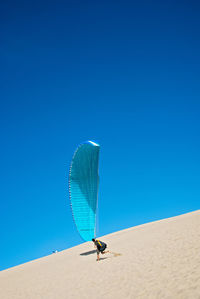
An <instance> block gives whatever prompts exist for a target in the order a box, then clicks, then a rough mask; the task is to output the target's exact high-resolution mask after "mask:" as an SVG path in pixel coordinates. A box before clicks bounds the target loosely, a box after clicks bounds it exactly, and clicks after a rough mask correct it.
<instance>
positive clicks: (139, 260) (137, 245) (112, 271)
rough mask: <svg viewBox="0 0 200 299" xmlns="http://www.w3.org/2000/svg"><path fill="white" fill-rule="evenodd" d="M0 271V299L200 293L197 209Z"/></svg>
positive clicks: (185, 295) (192, 295) (199, 214)
mask: <svg viewBox="0 0 200 299" xmlns="http://www.w3.org/2000/svg"><path fill="white" fill-rule="evenodd" d="M101 239H102V241H105V242H106V243H108V245H109V248H110V250H112V251H114V252H117V253H121V255H120V256H114V255H112V254H107V255H104V256H103V255H102V256H101V257H102V259H101V260H100V262H96V253H93V251H94V248H93V244H92V242H87V243H84V244H81V245H79V246H76V247H73V248H70V249H68V250H64V251H62V252H59V253H56V254H52V255H50V256H47V257H44V258H41V259H38V260H35V261H32V262H29V263H26V264H23V265H20V266H17V267H13V268H10V269H7V270H4V271H1V272H0V298H1V299H18V298H20V299H32V298H34V299H39V298H40V299H41V298H42V299H46V298H48V299H57V298H58V299H64V298H66V299H68V298H87V299H88V298H101V299H102V298H115V299H118V298H120V299H122V298H134V299H135V298H173V299H177V298H185V299H186V298H187V299H188V298H191V299H195V298H200V211H195V212H192V213H188V214H184V215H181V216H177V217H173V218H169V219H164V220H160V221H156V222H152V223H148V224H144V225H140V226H137V227H133V228H129V229H126V230H123V231H119V232H116V233H113V234H110V235H106V236H104V237H101Z"/></svg>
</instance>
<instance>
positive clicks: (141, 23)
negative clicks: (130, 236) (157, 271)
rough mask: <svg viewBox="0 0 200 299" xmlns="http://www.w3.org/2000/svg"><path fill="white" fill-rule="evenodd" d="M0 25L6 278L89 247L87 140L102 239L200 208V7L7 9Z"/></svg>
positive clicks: (70, 4)
mask: <svg viewBox="0 0 200 299" xmlns="http://www.w3.org/2000/svg"><path fill="white" fill-rule="evenodd" d="M0 24H1V41H0V43H1V46H0V65H1V67H0V86H1V97H0V123H1V147H0V165H1V167H0V181H1V188H0V241H1V246H0V257H1V258H0V270H3V269H5V268H8V267H11V266H14V265H17V264H20V263H24V262H27V261H29V260H32V259H35V258H39V257H41V256H44V255H48V254H50V253H51V252H52V250H63V249H65V248H68V247H71V246H75V245H77V244H79V243H81V239H80V237H79V235H78V233H77V232H76V229H75V226H74V224H73V220H72V216H71V211H70V206H69V198H68V169H69V165H70V161H71V158H72V155H73V152H74V150H75V148H76V146H77V145H78V144H79V143H81V142H83V141H86V140H95V141H97V142H98V143H99V144H100V145H101V152H100V194H99V216H98V232H99V235H103V234H108V233H110V232H113V231H116V230H121V229H124V228H127V227H130V226H134V225H138V224H142V223H145V222H149V221H154V220H158V219H161V218H166V217H170V216H175V215H179V214H182V213H186V212H190V211H193V210H196V209H199V206H200V184H199V182H200V156H199V152H200V138H199V134H200V119H199V112H200V71H199V70H200V55H199V53H200V5H199V3H198V1H139V3H138V1H135V2H133V1H62V2H61V1H56V2H55V1H33V2H31V1H28V2H27V1H26V2H25V1H23V2H22V1H17V2H16V1H15V2H14V1H13V2H12V1H5V2H4V4H3V3H2V4H1V9H0Z"/></svg>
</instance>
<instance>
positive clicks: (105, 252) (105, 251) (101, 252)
mask: <svg viewBox="0 0 200 299" xmlns="http://www.w3.org/2000/svg"><path fill="white" fill-rule="evenodd" d="M108 252H110V251H109V250H107V251H102V252H101V254H104V253H108Z"/></svg>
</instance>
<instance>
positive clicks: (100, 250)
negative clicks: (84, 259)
mask: <svg viewBox="0 0 200 299" xmlns="http://www.w3.org/2000/svg"><path fill="white" fill-rule="evenodd" d="M92 242H93V243H94V246H95V247H96V248H97V261H99V254H100V253H101V254H105V253H108V252H110V251H109V250H107V251H105V249H106V247H107V244H106V243H104V242H102V241H100V240H97V239H92Z"/></svg>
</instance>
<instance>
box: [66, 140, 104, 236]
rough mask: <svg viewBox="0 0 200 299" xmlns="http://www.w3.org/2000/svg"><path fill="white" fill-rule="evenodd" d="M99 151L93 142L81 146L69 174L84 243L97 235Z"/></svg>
mask: <svg viewBox="0 0 200 299" xmlns="http://www.w3.org/2000/svg"><path fill="white" fill-rule="evenodd" d="M99 149H100V146H99V145H98V144H96V143H95V142H93V141H88V142H85V143H82V144H81V145H79V147H78V148H77V150H76V151H75V153H74V156H73V158H72V162H71V167H70V172H69V194H70V200H71V207H72V214H73V218H74V222H75V224H76V227H77V230H78V232H79V234H80V236H81V237H82V239H83V240H84V241H91V239H92V238H95V235H96V211H97V199H98V187H99Z"/></svg>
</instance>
